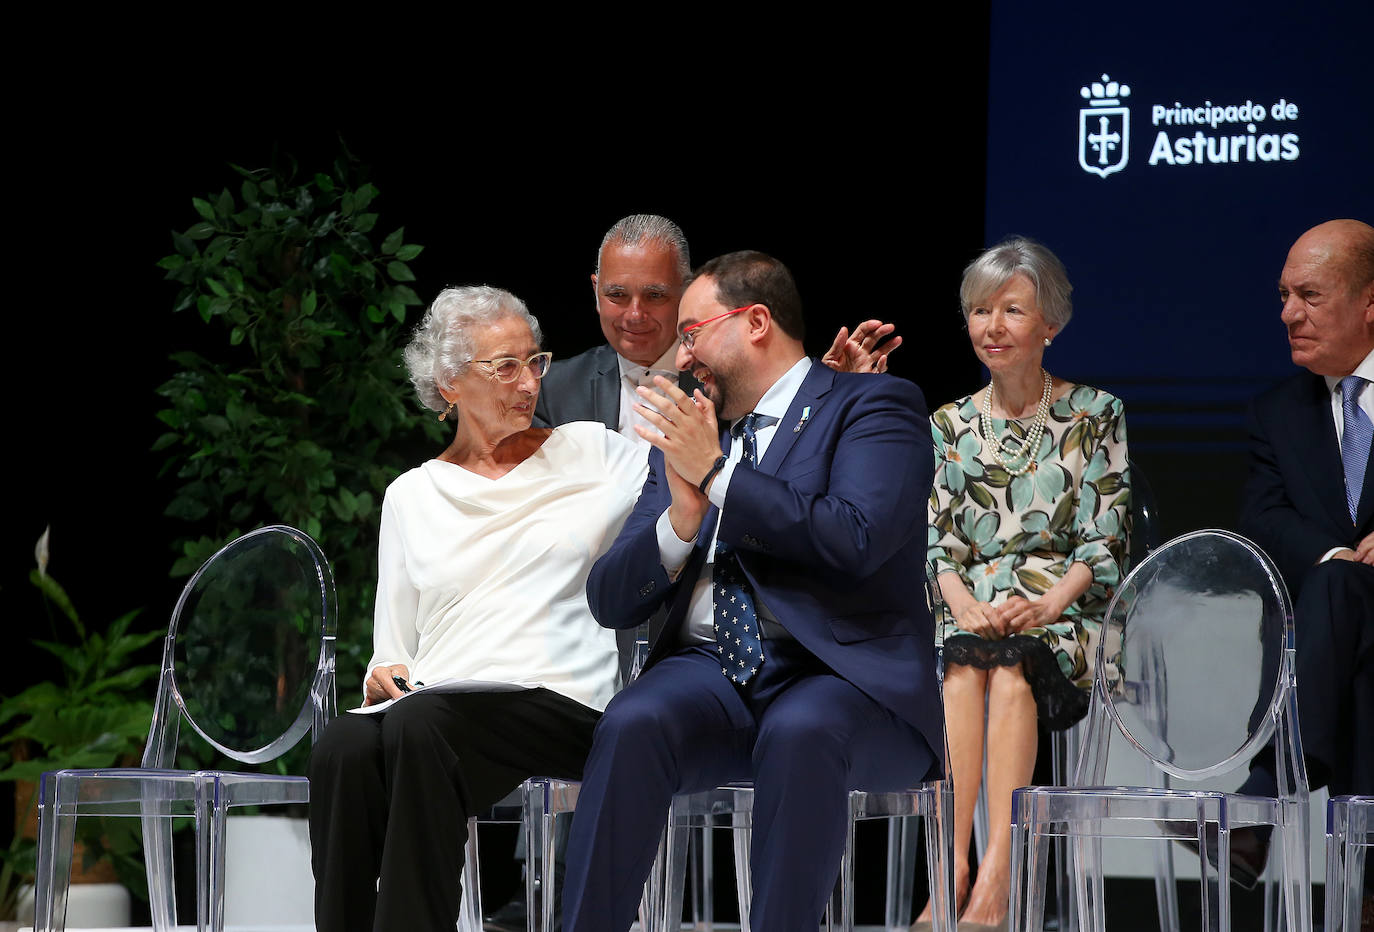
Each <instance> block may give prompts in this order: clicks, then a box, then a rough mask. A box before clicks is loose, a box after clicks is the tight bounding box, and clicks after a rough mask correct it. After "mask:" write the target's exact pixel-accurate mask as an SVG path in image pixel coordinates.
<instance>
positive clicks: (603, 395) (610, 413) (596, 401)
mask: <svg viewBox="0 0 1374 932" xmlns="http://www.w3.org/2000/svg"><path fill="white" fill-rule="evenodd" d="M605 349H606V352H605V353H603V354H601V358H600V359H599V360H598V364H599V368H598V370H597V374H596V379H595V380H594V381H593V382H592V417H593V418H594V419H595V420H597V421H600V422H601V423H602V424H604V425H605V426H606V429H607V430H617V429H619V427H620V366H619V364H618V363H617V362H616V355H615V350H613V349H611V347H610V346H607V347H606V348H605Z"/></svg>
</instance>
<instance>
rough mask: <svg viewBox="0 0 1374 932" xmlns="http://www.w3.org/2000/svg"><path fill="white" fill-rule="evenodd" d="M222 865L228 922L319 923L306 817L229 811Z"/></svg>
mask: <svg viewBox="0 0 1374 932" xmlns="http://www.w3.org/2000/svg"><path fill="white" fill-rule="evenodd" d="M227 826H228V836H227V841H226V852H225V870H224V921H225V925H235V926H240V925H245V926H246V925H270V926H294V925H301V926H311V927H313V926H314V924H315V878H314V876H313V875H312V874H311V872H310V834H309V831H308V830H307V825H306V820H305V819H291V818H287V817H285V816H265V815H263V816H230V817H229V818H228V820H227Z"/></svg>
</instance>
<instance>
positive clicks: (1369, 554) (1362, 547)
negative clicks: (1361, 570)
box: [1331, 534, 1374, 566]
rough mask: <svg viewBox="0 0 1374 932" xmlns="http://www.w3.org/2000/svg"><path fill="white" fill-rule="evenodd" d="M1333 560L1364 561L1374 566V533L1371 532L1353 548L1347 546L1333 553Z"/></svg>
mask: <svg viewBox="0 0 1374 932" xmlns="http://www.w3.org/2000/svg"><path fill="white" fill-rule="evenodd" d="M1331 559H1333V560H1350V561H1351V562H1353V563H1364V564H1366V565H1369V566H1374V534H1370V535H1369V536H1368V537H1366V538H1365V539H1364V540H1362V541H1360V542H1359V543H1358V544H1356V545H1355V549H1354V550H1351V549H1350V548H1349V547H1346V548H1344V549H1342V550H1337V551H1336V552H1335V553H1333V554H1331Z"/></svg>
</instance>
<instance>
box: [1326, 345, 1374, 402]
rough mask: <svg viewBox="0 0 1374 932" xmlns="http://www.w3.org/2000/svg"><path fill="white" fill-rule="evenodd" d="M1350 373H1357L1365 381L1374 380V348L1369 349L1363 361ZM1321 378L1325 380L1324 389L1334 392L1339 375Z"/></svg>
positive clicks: (1338, 381)
mask: <svg viewBox="0 0 1374 932" xmlns="http://www.w3.org/2000/svg"><path fill="white" fill-rule="evenodd" d="M1350 374H1351V375H1358V376H1359V377H1360V378H1362V379H1364V380H1365V381H1366V382H1374V350H1370V351H1369V354H1368V355H1366V356H1365V358H1364V361H1363V362H1361V363H1360V364H1359V365H1358V366H1356V367H1355V371H1354V372H1352V373H1350ZM1322 378H1323V379H1325V380H1326V390H1327V391H1328V392H1333V393H1334V392H1335V391H1336V386H1338V385H1340V384H1341V377H1340V376H1338V375H1324V376H1322Z"/></svg>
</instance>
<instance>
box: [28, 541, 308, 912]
mask: <svg viewBox="0 0 1374 932" xmlns="http://www.w3.org/2000/svg"><path fill="white" fill-rule="evenodd" d="M334 629H335V601H334V579H333V576H332V575H331V573H330V570H329V564H328V562H327V561H326V560H325V557H324V554H323V553H322V552H321V551H320V548H319V547H318V546H317V545H316V544H315V542H314V541H313V540H311V539H310V538H309V537H307V536H306V535H305V534H303V533H302V532H300V531H298V530H295V529H294V528H289V527H282V526H273V527H265V528H260V529H258V530H256V531H252V532H251V533H248V534H245V535H244V536H242V537H240V538H238V539H237V540H235V541H234V542H233V543H231V544H229V545H228V546H226V547H224V549H222V550H220V551H219V552H218V553H216V554H215V555H214V556H213V557H211V558H210V559H209V560H208V561H206V563H205V565H204V566H202V567H201V568H200V570H199V571H198V572H197V573H196V574H195V575H194V576H192V577H191V580H190V582H188V583H187V584H186V588H185V589H184V590H183V591H182V593H181V598H180V599H179V600H178V601H177V605H176V608H175V610H173V612H172V619H171V624H170V625H169V626H168V629H167V638H166V640H165V642H164V646H163V653H162V674H161V679H160V680H159V683H158V693H157V701H156V704H155V706H154V712H153V720H152V726H151V728H150V729H149V732H148V744H147V748H146V749H145V751H144V754H143V763H142V766H141V767H137V768H112V769H109V770H59V771H51V772H48V773H45V774H44V775H43V780H42V785H41V787H40V791H39V807H38V820H39V827H38V866H37V872H36V880H35V890H34V899H35V903H34V927H35V929H36V930H38V932H49V930H60V929H62V928H64V926H65V923H66V913H67V888H68V884H69V882H70V873H71V861H72V842H73V840H74V837H75V832H76V819H77V818H78V817H79V816H90V815H102V816H126V817H130V818H141V819H142V820H143V846H144V859H145V862H146V865H147V872H148V898H149V905H150V907H151V911H152V921H153V928H155V929H158V930H166V929H171V928H173V927H174V926H175V925H176V902H175V894H174V891H173V882H172V819H173V818H177V817H190V818H194V820H195V831H196V897H197V902H196V927H197V929H198V930H200V932H205V930H209V929H214V930H219V929H222V928H223V927H224V840H225V821H224V820H225V815H226V813H227V811H228V809H229V808H231V807H233V806H245V805H267V804H273V803H298V802H300V803H303V802H307V801H308V800H309V798H310V784H309V781H308V780H307V779H306V778H305V777H303V776H300V777H295V776H278V775H275V774H261V773H229V772H222V771H211V770H205V771H184V770H174V769H171V768H172V767H173V765H174V763H175V760H176V749H177V737H178V734H179V732H180V725H181V719H182V717H183V716H184V717H185V718H186V721H187V722H189V723H190V725H191V727H192V728H193V729H194V730H195V731H196V733H197V734H199V735H200V736H201V737H203V738H204V739H205V740H206V741H208V742H209V743H210V744H211V745H212V746H213V747H214V748H215V749H216V750H218V751H219V752H220V753H222V754H225V755H227V756H229V757H231V758H233V759H234V760H238V761H243V762H244V763H249V764H260V763H263V762H265V761H270V760H273V759H274V758H276V757H278V756H280V755H281V754H282V753H284V752H285V751H286V750H287V749H289V748H290V747H292V746H293V745H294V744H295V743H296V742H297V741H299V740H300V739H301V737H302V736H304V735H305V734H306V732H313V733H314V734H316V735H317V734H319V732H320V731H322V730H323V727H324V725H325V723H326V722H327V721H328V720H329V719H330V718H331V717H333V715H334V708H335V707H334Z"/></svg>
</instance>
